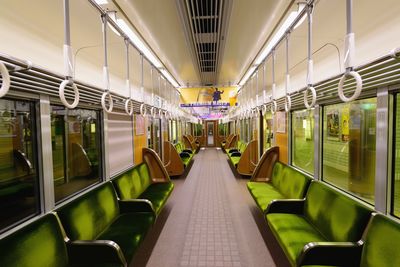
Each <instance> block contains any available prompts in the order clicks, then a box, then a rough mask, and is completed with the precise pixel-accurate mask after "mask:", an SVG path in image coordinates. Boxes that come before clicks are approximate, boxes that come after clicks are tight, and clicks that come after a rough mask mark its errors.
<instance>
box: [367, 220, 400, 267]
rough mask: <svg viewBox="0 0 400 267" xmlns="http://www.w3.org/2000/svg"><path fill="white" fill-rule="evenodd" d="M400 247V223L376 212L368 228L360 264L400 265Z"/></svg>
mask: <svg viewBox="0 0 400 267" xmlns="http://www.w3.org/2000/svg"><path fill="white" fill-rule="evenodd" d="M399 248H400V223H398V222H395V221H393V220H392V219H390V218H388V217H386V216H384V215H382V214H374V215H373V217H372V220H371V222H370V224H369V225H368V228H367V234H366V238H365V240H364V247H363V251H362V255H361V264H360V266H363V267H372V266H400V255H399Z"/></svg>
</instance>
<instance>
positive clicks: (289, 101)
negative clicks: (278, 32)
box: [285, 32, 292, 112]
mask: <svg viewBox="0 0 400 267" xmlns="http://www.w3.org/2000/svg"><path fill="white" fill-rule="evenodd" d="M289 35H290V33H289V32H288V33H287V34H286V83H285V95H286V96H285V111H286V112H289V111H290V109H291V108H292V99H291V98H290V95H289V93H288V91H289V87H290V74H289Z"/></svg>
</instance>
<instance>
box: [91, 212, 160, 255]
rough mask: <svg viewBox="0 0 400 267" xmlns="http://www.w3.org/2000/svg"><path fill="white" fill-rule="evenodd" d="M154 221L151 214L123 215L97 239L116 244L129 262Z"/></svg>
mask: <svg viewBox="0 0 400 267" xmlns="http://www.w3.org/2000/svg"><path fill="white" fill-rule="evenodd" d="M154 220H155V216H154V214H153V213H150V212H137V213H126V214H122V215H121V216H119V217H118V218H117V219H116V220H115V221H114V222H113V223H112V224H111V225H110V227H108V228H107V229H106V230H105V231H104V232H103V233H101V234H100V235H99V236H98V237H97V239H98V240H112V241H114V242H116V243H117V244H118V245H119V246H120V247H121V250H122V252H123V253H124V256H125V258H126V259H127V261H128V262H129V261H130V259H131V258H132V256H133V254H134V252H135V251H136V249H137V248H138V246H139V244H140V243H141V241H142V240H143V239H144V237H145V236H146V233H147V232H148V230H149V229H150V227H151V226H152V225H153V223H154Z"/></svg>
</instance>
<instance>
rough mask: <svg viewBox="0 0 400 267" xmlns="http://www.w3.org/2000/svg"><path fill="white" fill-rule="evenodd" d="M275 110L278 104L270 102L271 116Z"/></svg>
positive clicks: (273, 101)
mask: <svg viewBox="0 0 400 267" xmlns="http://www.w3.org/2000/svg"><path fill="white" fill-rule="evenodd" d="M277 110H278V104H277V103H276V100H272V103H271V113H272V114H275V113H276V111H277Z"/></svg>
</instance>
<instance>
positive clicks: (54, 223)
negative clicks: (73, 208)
mask: <svg viewBox="0 0 400 267" xmlns="http://www.w3.org/2000/svg"><path fill="white" fill-rule="evenodd" d="M0 254H1V257H0V266H2V267H11V266H12V267H14V266H18V267H42V266H49V267H52V266H53V267H63V266H68V255H67V248H66V245H65V242H64V236H63V234H62V231H61V227H60V225H59V223H58V220H57V217H56V215H54V214H52V213H50V214H47V215H45V216H43V217H42V218H40V219H38V220H37V221H35V222H33V223H30V224H28V225H27V226H25V227H24V228H22V229H20V230H18V231H17V232H15V233H13V234H11V235H9V236H7V237H5V238H3V239H1V240H0Z"/></svg>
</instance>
